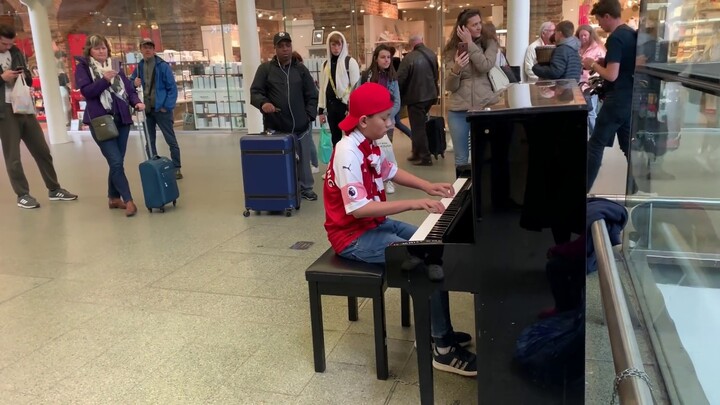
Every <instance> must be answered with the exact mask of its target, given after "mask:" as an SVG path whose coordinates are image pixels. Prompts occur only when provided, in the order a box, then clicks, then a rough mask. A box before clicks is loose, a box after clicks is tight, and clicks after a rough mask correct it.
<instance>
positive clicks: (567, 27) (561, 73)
mask: <svg viewBox="0 0 720 405" xmlns="http://www.w3.org/2000/svg"><path fill="white" fill-rule="evenodd" d="M574 32H575V26H574V25H573V23H571V22H570V21H561V22H559V23H558V25H557V26H555V43H556V44H557V47H556V48H555V50H553V53H552V56H551V57H550V64H549V65H546V66H544V65H540V64H536V65H534V66H533V68H532V70H533V73H535V75H537V77H539V78H540V79H542V80H559V79H574V80H578V81H579V80H580V75H581V74H582V60H581V59H580V53H579V49H580V40H579V39H577V37H575V35H574Z"/></svg>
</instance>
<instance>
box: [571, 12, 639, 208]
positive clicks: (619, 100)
mask: <svg viewBox="0 0 720 405" xmlns="http://www.w3.org/2000/svg"><path fill="white" fill-rule="evenodd" d="M621 13H622V7H621V6H620V2H619V1H618V0H600V1H598V2H597V3H595V4H594V5H593V8H592V10H591V11H590V14H592V15H593V16H595V17H596V18H597V21H598V24H599V25H600V28H602V29H603V30H605V32H607V33H609V34H610V36H609V37H608V39H607V42H606V43H605V46H606V47H607V54H606V55H605V60H604V61H602V62H597V61H595V59H593V58H585V59H583V61H582V64H583V67H584V68H585V69H587V70H591V71H595V72H597V74H598V75H600V77H602V78H603V79H604V80H605V82H606V84H605V86H604V87H605V99H604V101H603V107H602V109H600V113H599V114H598V117H597V121H596V122H595V129H594V130H593V133H592V134H591V135H590V140H589V141H588V165H587V190H588V191H590V188H592V186H593V183H595V179H596V178H597V175H598V172H599V171H600V165H601V164H602V158H603V153H604V152H605V147H610V146H612V144H613V141H614V138H615V135H616V134H617V138H618V143H619V144H620V149H621V150H622V151H623V153H625V157H626V158H627V159H629V158H630V156H629V152H630V151H629V148H630V117H631V115H632V100H633V97H632V95H633V74H634V72H635V56H636V54H637V33H636V32H635V30H633V29H632V28H630V27H628V26H627V24H625V23H623V20H622V16H621ZM628 189H629V190H628V191H629V192H630V193H632V194H634V193H635V192H636V191H637V185H636V183H635V180H634V178H633V177H632V175H628Z"/></svg>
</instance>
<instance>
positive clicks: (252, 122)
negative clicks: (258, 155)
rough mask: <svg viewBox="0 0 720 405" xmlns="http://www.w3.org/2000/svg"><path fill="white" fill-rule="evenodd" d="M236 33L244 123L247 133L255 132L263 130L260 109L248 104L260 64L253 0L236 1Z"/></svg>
mask: <svg viewBox="0 0 720 405" xmlns="http://www.w3.org/2000/svg"><path fill="white" fill-rule="evenodd" d="M235 7H236V9H237V20H238V34H239V35H240V58H241V59H242V71H243V83H242V87H243V98H244V100H245V113H246V114H247V118H246V120H245V125H246V126H247V130H248V133H250V134H257V133H260V132H262V131H263V119H262V113H260V110H258V109H257V108H255V107H253V106H252V105H250V85H251V84H252V82H253V78H254V77H255V71H256V70H257V68H258V66H260V40H259V38H258V32H257V18H256V17H255V16H256V15H257V13H256V10H255V1H251V0H245V1H236V2H235Z"/></svg>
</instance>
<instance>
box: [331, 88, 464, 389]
mask: <svg viewBox="0 0 720 405" xmlns="http://www.w3.org/2000/svg"><path fill="white" fill-rule="evenodd" d="M393 105H394V103H393V100H392V99H391V96H390V92H388V90H387V88H385V87H384V86H382V85H380V84H378V83H365V84H363V85H362V86H360V87H358V88H357V90H355V91H353V93H352V95H350V104H349V106H350V110H349V111H348V115H347V116H346V117H345V119H344V120H342V121H341V122H340V129H342V130H343V131H345V133H346V135H345V136H344V137H343V138H342V140H341V141H340V142H338V144H337V145H336V146H335V151H334V153H333V156H332V159H331V160H330V165H329V166H328V171H327V177H326V178H325V183H324V186H323V200H324V204H325V230H326V232H327V237H328V240H329V241H330V244H331V245H332V248H333V250H334V251H335V252H336V253H337V254H338V255H339V256H341V257H344V258H346V259H350V260H356V261H360V262H365V263H373V264H378V265H380V266H385V248H386V247H388V246H389V245H390V244H391V243H393V242H403V241H407V240H408V239H410V237H412V235H413V234H414V233H415V231H416V230H417V227H415V226H413V225H410V224H408V223H405V222H401V221H397V220H394V219H391V218H388V216H389V215H395V214H399V213H402V212H406V211H426V212H429V213H431V214H441V213H442V212H443V211H445V206H444V205H443V204H442V203H441V202H440V201H438V200H437V199H432V198H419V199H413V200H398V201H386V195H385V190H384V188H383V180H391V179H392V180H394V181H396V182H397V184H398V185H401V186H405V187H408V188H413V189H416V190H421V191H424V192H425V193H426V194H428V195H429V196H434V197H443V198H450V197H452V196H453V195H454V190H453V188H452V185H451V184H449V183H430V182H428V181H426V180H423V179H421V178H419V177H416V176H414V175H413V174H411V173H409V172H407V171H405V170H402V169H400V168H398V167H397V165H395V164H394V163H392V162H390V161H388V160H387V159H386V157H385V153H384V152H383V151H382V149H381V148H380V147H379V146H378V145H377V143H376V142H377V140H378V139H380V138H382V137H384V136H385V134H386V133H387V131H388V129H390V128H391V127H392V123H393V117H392V115H391V112H390V111H391V110H392V108H393ZM418 259H419V258H418ZM427 260H428V262H424V260H420V263H422V266H424V267H427V271H428V272H429V273H434V274H436V273H438V271H439V272H442V267H441V266H442V259H440V258H432V259H430V258H427ZM430 261H432V262H430ZM430 323H431V327H430V329H431V333H432V340H433V344H432V351H433V362H432V364H433V367H435V368H436V369H438V370H442V371H447V372H450V373H455V374H459V375H462V376H468V377H472V376H476V375H477V359H476V356H475V354H473V353H472V352H470V351H468V350H466V349H465V348H463V346H466V345H468V344H470V342H471V340H472V337H471V336H470V335H469V334H467V333H464V332H456V331H454V330H453V326H452V322H451V319H450V300H449V296H448V292H447V291H440V290H439V289H438V290H437V291H435V292H434V293H433V294H432V295H431V297H430Z"/></svg>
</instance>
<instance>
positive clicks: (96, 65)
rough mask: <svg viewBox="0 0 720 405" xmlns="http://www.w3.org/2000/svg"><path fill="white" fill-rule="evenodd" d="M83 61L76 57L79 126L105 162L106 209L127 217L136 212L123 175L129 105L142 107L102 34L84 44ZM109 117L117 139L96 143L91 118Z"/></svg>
mask: <svg viewBox="0 0 720 405" xmlns="http://www.w3.org/2000/svg"><path fill="white" fill-rule="evenodd" d="M83 56H84V58H78V66H77V70H76V71H75V83H76V84H77V87H78V88H80V92H81V93H82V95H83V96H84V97H85V100H86V101H87V105H86V107H85V114H84V116H83V123H84V124H86V125H89V126H90V133H91V134H92V137H93V139H94V140H95V142H96V143H97V144H98V146H99V147H100V151H101V152H102V154H103V156H105V159H106V160H107V162H108V166H109V167H110V173H109V175H108V207H109V208H111V209H112V208H120V209H124V210H125V216H127V217H131V216H133V215H135V213H136V212H137V206H136V205H135V203H134V202H133V198H132V194H131V193H130V185H129V183H128V180H127V176H125V168H124V161H125V151H126V150H127V143H128V137H129V135H130V126H131V125H132V122H133V121H132V115H131V113H130V106H133V107H134V108H135V109H136V110H139V111H142V110H144V109H145V105H144V104H143V103H141V102H140V98H139V97H138V95H137V92H136V91H135V87H133V85H132V83H130V80H128V78H127V77H126V76H125V73H124V72H123V71H122V69H121V68H120V66H121V65H120V64H119V63H118V62H115V61H113V60H112V59H111V58H110V44H109V43H108V41H107V39H105V37H103V36H102V35H91V36H89V37H88V39H87V41H86V42H85V48H84V49H83ZM107 114H110V115H112V116H113V118H114V121H115V125H116V126H117V129H118V132H119V134H120V135H119V136H118V137H117V138H114V139H109V140H106V141H98V139H97V137H96V136H95V131H94V129H93V127H92V125H90V121H91V120H92V119H93V118H97V117H100V116H103V115H107Z"/></svg>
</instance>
